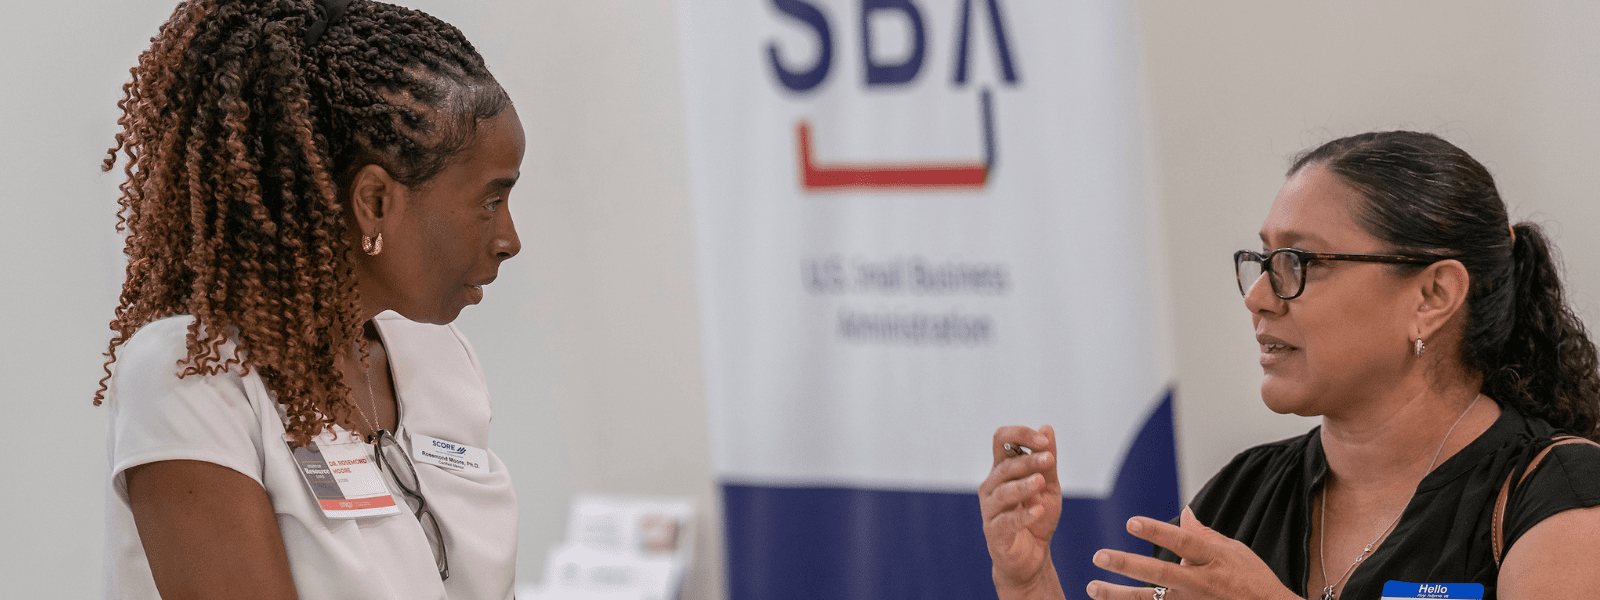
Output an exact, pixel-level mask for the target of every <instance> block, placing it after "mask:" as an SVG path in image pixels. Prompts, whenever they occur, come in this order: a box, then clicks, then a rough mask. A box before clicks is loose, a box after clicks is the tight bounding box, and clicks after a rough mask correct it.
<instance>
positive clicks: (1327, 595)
mask: <svg viewBox="0 0 1600 600" xmlns="http://www.w3.org/2000/svg"><path fill="white" fill-rule="evenodd" d="M1482 398H1483V394H1478V395H1477V396H1475V397H1473V399H1472V402H1471V403H1470V404H1467V409H1466V410H1463V411H1461V416H1459V417H1456V422H1454V423H1451V424H1450V429H1447V430H1445V432H1444V439H1442V440H1439V447H1438V448H1436V449H1434V451H1433V460H1430V461H1428V470H1426V471H1423V472H1422V476H1423V477H1427V476H1428V474H1429V473H1432V472H1433V467H1434V465H1437V464H1439V453H1441V452H1444V444H1445V442H1448V441H1450V434H1452V433H1455V431H1456V426H1457V425H1460V424H1461V420H1462V419H1465V418H1467V413H1469V412H1472V407H1474V406H1477V404H1478V400H1480V399H1482ZM1413 493H1414V492H1413ZM1406 504H1411V500H1410V499H1409V498H1407V499H1406ZM1405 514H1406V509H1405V507H1403V506H1402V507H1400V514H1397V515H1395V516H1394V520H1393V521H1389V526H1388V527H1384V528H1383V531H1380V532H1378V537H1376V538H1373V539H1372V543H1369V544H1367V546H1366V547H1365V548H1362V549H1361V554H1359V555H1357V556H1356V560H1355V562H1352V563H1350V566H1349V567H1347V568H1346V569H1345V570H1344V574H1343V575H1340V576H1339V580H1338V581H1334V582H1332V583H1329V584H1328V586H1327V587H1325V588H1322V600H1334V599H1335V598H1337V597H1338V595H1337V594H1335V593H1334V592H1333V590H1334V588H1337V587H1339V585H1340V584H1342V583H1344V580H1345V578H1347V577H1349V576H1350V573H1351V572H1353V571H1355V570H1356V565H1359V564H1361V561H1363V560H1366V559H1367V555H1368V554H1372V548H1373V547H1374V546H1377V545H1378V542H1380V541H1382V540H1383V537H1384V536H1386V535H1389V532H1390V531H1391V530H1393V529H1394V526H1395V525H1396V524H1399V523H1400V517H1401V516H1403V515H1405ZM1321 521H1322V524H1321V525H1318V526H1317V527H1318V533H1317V568H1318V569H1320V570H1321V571H1322V581H1324V582H1327V581H1328V565H1327V562H1328V560H1327V555H1326V554H1324V553H1323V547H1324V544H1323V541H1324V540H1327V539H1328V490H1327V489H1323V491H1322V518H1321Z"/></svg>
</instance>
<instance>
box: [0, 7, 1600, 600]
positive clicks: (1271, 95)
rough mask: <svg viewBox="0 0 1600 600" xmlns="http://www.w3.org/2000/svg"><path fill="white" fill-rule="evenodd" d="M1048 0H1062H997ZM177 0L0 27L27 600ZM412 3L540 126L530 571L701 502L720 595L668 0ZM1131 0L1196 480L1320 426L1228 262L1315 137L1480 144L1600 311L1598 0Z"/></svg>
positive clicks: (517, 377)
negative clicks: (645, 500) (579, 526)
mask: <svg viewBox="0 0 1600 600" xmlns="http://www.w3.org/2000/svg"><path fill="white" fill-rule="evenodd" d="M1053 1H1066V0H1011V2H1012V3H1013V4H1018V5H1025V4H1027V3H1030V2H1053ZM924 3H925V4H929V5H933V4H938V3H939V2H937V1H936V0H926V2H924ZM173 4H174V3H173V2H172V0H89V1H85V2H73V3H53V2H30V3H23V2H8V3H7V6H6V10H5V13H4V14H5V18H4V19H3V20H0V48H3V50H4V52H3V54H0V69H3V70H0V82H3V84H0V109H3V113H0V139H4V140H5V143H4V144H3V145H0V182H3V185H4V188H3V192H0V282H3V283H0V324H3V327H0V332H3V333H0V335H3V340H4V343H3V344H0V392H3V396H4V400H3V402H4V406H5V407H6V408H7V411H6V418H5V419H4V420H3V422H0V432H3V435H4V438H3V439H4V444H3V447H4V448H5V456H4V459H3V460H0V477H3V480H4V481H5V482H6V483H5V485H4V488H3V492H0V497H3V500H0V515H3V516H0V519H3V531H5V535H4V537H5V539H6V543H5V544H4V546H3V548H0V581H5V582H6V585H7V588H8V589H9V590H11V591H10V592H8V595H10V596H12V597H18V598H32V597H51V598H80V597H94V596H96V595H98V594H99V588H100V585H101V584H100V575H99V573H100V561H101V554H100V553H101V537H102V518H103V516H102V515H103V511H104V486H105V468H106V457H105V435H104V433H105V426H106V411H104V410H102V409H97V408H95V407H93V406H91V404H90V398H91V395H92V393H93V392H94V389H95V382H96V381H97V380H98V378H99V377H100V375H101V363H102V362H103V358H102V357H101V352H102V351H103V350H104V347H105V343H106V341H107V339H108V335H109V334H108V330H107V328H106V323H107V322H108V321H109V320H110V318H111V311H112V309H113V307H114V306H115V305H116V299H117V294H118V291H119V289H120V284H121V279H122V269H123V261H122V258H121V247H122V244H121V240H120V238H119V237H118V236H117V235H116V234H115V233H114V232H113V226H114V224H115V211H116V198H117V190H116V186H117V184H118V183H119V182H120V179H121V178H120V172H113V173H109V174H102V173H100V172H99V164H100V161H101V159H102V158H103V156H104V150H105V148H106V147H108V146H109V145H110V144H111V142H112V137H113V135H114V134H115V133H116V132H117V131H118V128H117V126H116V119H117V116H118V111H117V109H116V106H115V104H116V101H117V100H118V99H119V98H120V97H121V95H120V91H119V89H120V86H121V84H122V83H123V82H124V81H126V79H127V70H128V68H129V67H130V66H132V65H133V63H134V61H135V59H136V57H137V56H138V53H139V52H140V51H141V50H143V49H144V48H145V47H146V46H147V45H148V40H149V38H150V36H151V35H153V34H154V33H155V31H156V28H157V27H158V26H159V25H160V23H162V22H163V21H164V20H165V19H166V17H167V16H168V14H169V13H170V11H171V9H172V6H173ZM406 4H408V5H410V6H414V7H417V8H421V9H423V10H426V11H428V12H430V13H433V14H435V15H437V16H439V17H441V18H443V19H444V20H446V21H449V22H451V23H453V24H455V25H457V26H458V27H459V28H461V29H462V30H463V31H464V32H466V34H467V35H468V37H469V38H470V39H472V40H473V41H474V43H475V44H476V45H477V46H478V48H479V50H480V51H481V52H482V53H483V54H484V55H485V57H486V58H487V59H488V61H489V63H490V66H491V68H493V69H494V71H495V73H496V74H497V76H498V77H499V78H500V79H501V81H502V83H503V84H504V85H505V87H506V88H507V90H508V92H509V93H510V95H511V97H512V98H513V99H514V100H515V102H516V103H517V106H518V110H519V113H520V114H521V117H522V120H523V123H524V125H525V126H526V129H527V133H528V152H527V156H526V159H525V161H524V164H523V178H522V183H521V184H520V185H519V186H518V188H517V191H516V194H515V195H514V200H513V202H512V203H511V206H512V210H513V211H514V214H515V216H516V219H517V222H518V225H519V231H520V233H521V235H522V240H523V252H522V255H521V256H520V257H518V259H517V260H514V261H511V262H508V263H507V264H506V265H505V266H504V268H503V269H502V271H501V276H500V278H499V280H498V281H497V282H496V283H495V284H494V285H493V286H491V287H490V288H489V289H488V298H487V300H486V301H485V302H484V303H483V305H481V306H479V307H476V308H474V309H470V310H468V311H466V312H464V313H463V316H462V317H461V319H460V320H459V321H458V325H459V326H460V328H461V329H462V330H463V331H464V332H465V333H466V334H467V335H468V336H469V337H470V338H471V339H472V340H473V343H474V345H475V346H476V348H477V351H478V355H479V356H480V357H481V358H482V360H483V366H484V369H485V370H486V372H487V375H488V379H489V385H490V389H491V390H492V393H493V395H494V398H495V402H496V404H495V421H494V429H493V436H494V439H495V446H494V449H495V451H496V452H497V453H498V454H499V455H500V456H501V457H502V459H503V460H504V461H505V462H506V464H507V465H508V466H509V467H510V468H511V469H512V471H513V474H514V476H515V480H516V484H517V491H518V497H519V500H520V503H521V513H522V514H521V516H522V519H521V525H520V527H521V532H520V535H521V548H520V554H519V558H518V565H519V579H522V580H526V582H529V583H531V582H535V581H537V580H538V579H539V578H540V577H541V570H542V568H543V565H544V561H545V555H546V552H547V550H548V549H549V548H550V547H551V546H552V545H553V544H556V543H558V542H559V541H560V540H561V539H562V538H563V536H564V534H565V529H564V528H565V525H566V521H567V516H568V512H567V511H568V504H569V502H570V501H571V499H572V498H573V495H574V494H577V493H610V494H633V495H647V496H670V497H688V498H691V499H693V501H694V504H695V507H696V510H697V511H698V523H699V525H700V526H699V527H698V528H697V529H696V535H697V537H698V539H697V540H696V548H697V552H698V553H699V555H700V557H701V560H700V561H699V562H698V563H697V564H696V565H695V567H694V569H693V570H692V571H691V572H690V573H689V575H688V577H687V580H686V588H685V595H684V597H685V598H695V599H699V598H707V599H715V598H722V597H724V596H725V594H726V592H725V585H724V584H723V581H724V573H723V572H722V563H721V561H720V560H718V558H719V557H720V556H721V553H722V546H721V537H720V529H719V526H718V523H719V517H720V515H719V514H718V496H717V493H716V486H715V484H714V480H713V471H712V466H711V459H710V450H709V445H708V442H707V418H706V402H705V395H706V394H705V373H704V365H703V362H702V358H701V357H702V340H701V339H700V336H701V328H700V318H701V317H700V312H699V299H698V298H697V296H696V294H697V284H696V262H695V256H696V254H695V252H696V249H695V231H694V229H693V227H694V215H693V212H692V211H693V206H692V200H691V196H690V183H689V181H690V179H689V165H688V162H687V158H686V143H687V142H686V139H687V133H686V125H685V117H684V115H685V109H686V107H685V106H684V103H685V100H684V98H685V94H684V83H683V78H682V65H681V63H680V57H679V51H680V50H679V49H680V47H681V46H680V39H679V36H680V30H679V28H678V25H677V23H676V19H677V14H678V13H677V11H676V10H675V8H674V6H673V4H672V3H671V2H669V1H668V0H582V1H573V0H566V1H557V0H501V1H493V2H491V1H487V0H483V1H465V0H410V1H409V2H406ZM946 4H952V5H953V3H951V2H946ZM940 10H943V9H940ZM1137 15H1138V18H1137V22H1138V27H1137V29H1138V34H1137V44H1138V46H1137V47H1138V48H1139V50H1140V52H1141V53H1142V61H1143V64H1144V68H1143V69H1142V71H1140V70H1136V71H1134V72H1130V73H1129V74H1128V77H1130V78H1136V79H1137V81H1134V82H1131V83H1132V84H1133V85H1136V86H1142V87H1143V89H1145V90H1147V91H1148V105H1149V114H1148V116H1147V117H1148V119H1149V127H1148V131H1149V132H1150V133H1149V137H1150V139H1149V140H1147V144H1148V146H1149V148H1150V149H1152V150H1153V151H1152V152H1150V153H1149V154H1150V160H1151V161H1152V164H1151V165H1150V171H1151V172H1153V173H1154V174H1155V176H1156V184H1157V193H1158V196H1159V205H1160V207H1161V210H1160V212H1161V220H1162V223H1163V224H1162V233H1163V237H1164V240H1163V244H1164V246H1163V247H1162V248H1161V252H1162V253H1164V254H1163V255H1164V258H1165V262H1166V265H1167V271H1166V273H1165V277H1166V281H1167V285H1166V287H1167V289H1168V291H1169V294H1170V296H1171V309H1170V310H1171V314H1170V322H1171V332H1172V335H1171V340H1172V342H1171V344H1172V347H1171V348H1170V349H1166V350H1164V351H1165V352H1169V353H1170V356H1171V357H1172V364H1173V367H1172V368H1173V372H1174V381H1175V385H1176V390H1177V400H1176V405H1175V406H1176V427H1177V429H1176V434H1177V441H1178V451H1179V452H1178V458H1179V466H1180V471H1179V472H1180V474H1181V484H1182V485H1181V489H1182V493H1183V495H1184V496H1185V497H1187V496H1189V495H1191V494H1193V493H1194V492H1195V491H1196V490H1197V489H1198V488H1199V486H1200V485H1202V484H1203V483H1204V482H1205V480H1206V478H1207V477H1208V476H1209V475H1210V473H1212V472H1214V471H1215V470H1216V469H1217V468H1219V467H1220V466H1221V465H1222V464H1223V463H1224V462H1225V461H1227V460H1228V459H1229V458H1230V457H1231V456H1232V455H1233V454H1234V453H1236V452H1238V451H1240V450H1242V449H1244V448H1246V447H1248V446H1250V445H1254V444H1257V443H1261V442H1266V441H1271V440H1275V439H1279V438H1283V437H1287V436H1291V435H1296V434H1299V433H1302V432H1304V431H1305V430H1306V429H1308V428H1309V427H1311V426H1312V425H1314V422H1313V421H1311V420H1308V419H1302V418H1298V417H1289V416H1280V415H1275V414H1272V413H1271V412H1270V411H1268V410H1266V409H1265V408H1264V407H1262V405H1261V403H1260V399H1259V395H1258V392H1257V386H1258V384H1259V380H1260V379H1259V378H1260V371H1259V368H1258V367H1257V366H1256V355H1257V348H1256V345H1255V343H1254V339H1253V334H1252V332H1251V328H1250V326H1249V319H1248V315H1247V313H1246V312H1245V311H1244V310H1243V308H1242V306H1241V303H1240V300H1239V295H1238V290H1237V288H1236V287H1235V285H1234V282H1233V275H1232V273H1231V272H1230V269H1229V266H1228V258H1229V255H1230V254H1231V253H1232V252H1233V251H1234V250H1237V249H1240V248H1251V247H1255V246H1257V245H1259V242H1258V241H1257V238H1256V231H1257V229H1258V227H1259V225H1260V222H1261V220H1262V218H1263V216H1264V215H1265V213H1266V210H1267V208H1268V206H1269V205H1270V204H1271V201H1272V199H1273V196H1274V194H1275V193H1276V191H1277V189H1278V187H1279V186H1280V185H1281V183H1282V174H1283V171H1284V169H1285V168H1286V167H1287V166H1288V161H1289V158H1290V157H1291V156H1292V155H1293V154H1294V153H1296V152H1298V151H1300V150H1302V149H1305V148H1307V147H1310V146H1314V145H1316V144H1320V143H1321V142H1324V141H1326V140H1329V139H1332V138H1335V137H1339V136H1343V135H1348V134H1353V133H1358V132H1362V131H1368V130H1374V129H1394V128H1407V129H1417V130H1423V131H1430V132H1434V133H1438V134H1440V135H1442V136H1443V137H1445V138H1446V139H1448V140H1450V141H1452V142H1453V143H1455V144H1457V145H1459V146H1461V147H1463V148H1464V149H1466V150H1467V151H1468V152H1470V153H1471V154H1473V155H1474V156H1475V157H1477V158H1478V159H1479V160H1481V161H1482V162H1484V163H1485V164H1486V165H1488V167H1489V168H1490V170H1491V171H1492V172H1493V173H1494V175H1495V176H1496V178H1497V179H1498V182H1499V184H1500V189H1501V192H1502V195H1503V196H1504V198H1505V199H1506V200H1507V202H1508V204H1509V207H1510V209H1511V214H1512V216H1513V218H1514V219H1519V220H1531V221H1534V222H1538V223H1541V224H1544V225H1545V226H1546V227H1547V228H1548V231H1549V232H1550V234H1551V235H1552V237H1553V239H1554V240H1555V242H1556V244H1557V245H1558V246H1559V247H1560V249H1561V251H1562V253H1563V254H1564V256H1565V259H1566V264H1567V266H1568V270H1567V280H1566V281H1567V283H1568V285H1569V288H1568V289H1569V293H1570V301H1571V302H1572V304H1573V306H1574V308H1575V309H1576V310H1577V312H1578V314H1579V315H1580V316H1581V317H1583V318H1584V319H1585V320H1586V321H1587V322H1589V323H1590V324H1591V326H1592V325H1593V324H1594V323H1595V321H1594V319H1595V318H1596V317H1597V315H1600V312H1597V310H1600V306H1597V304H1596V300H1597V298H1600V270H1597V269H1595V268H1594V267H1592V266H1591V265H1592V264H1593V263H1594V262H1595V260H1596V259H1600V236H1595V235H1593V234H1592V232H1594V231H1600V202H1597V201H1596V200H1597V198H1596V197H1595V195H1596V194H1595V190H1596V189H1597V184H1600V181H1597V179H1600V169H1597V168H1595V162H1596V160H1597V159H1600V118H1597V115H1596V110H1597V107H1600V77H1597V72H1600V37H1597V36H1595V35H1594V34H1593V32H1594V31H1595V28H1596V26H1597V25H1600V5H1596V4H1594V3H1586V2H1576V1H1567V2H1561V1H1549V2H1502V1H1488V0H1482V1H1467V2H1464V1H1460V0H1409V1H1406V2H1392V1H1387V0H1348V1H1341V2H1284V1H1281V0H1277V1H1264V0H1263V1H1253V0H1240V1H1233V2H1203V3H1197V2H1186V1H1181V0H1143V1H1142V2H1141V3H1139V4H1138V5H1137ZM1032 60H1033V61H1034V64H1032V65H1030V66H1031V68H1033V69H1046V68H1048V64H1047V62H1048V57H1046V58H1037V57H1035V58H1033V59H1032ZM119 168H120V166H119ZM985 451H986V449H985V448H981V447H979V448H974V449H973V452H976V453H979V454H982V453H984V452H985ZM975 483H976V482H974V484H975Z"/></svg>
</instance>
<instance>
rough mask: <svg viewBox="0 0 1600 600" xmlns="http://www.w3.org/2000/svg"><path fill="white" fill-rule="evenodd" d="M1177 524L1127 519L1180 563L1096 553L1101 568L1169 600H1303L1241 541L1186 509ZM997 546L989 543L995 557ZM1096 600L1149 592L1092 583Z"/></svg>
mask: <svg viewBox="0 0 1600 600" xmlns="http://www.w3.org/2000/svg"><path fill="white" fill-rule="evenodd" d="M1178 523H1179V524H1178V525H1176V526H1175V525H1173V524H1171V523H1165V522H1162V521H1157V520H1155V519H1150V518H1146V517H1134V518H1132V519H1128V533H1131V534H1133V535H1135V536H1137V537H1139V538H1141V539H1144V540H1146V541H1149V542H1151V543H1153V544H1155V545H1157V546H1161V547H1162V548H1166V549H1168V550H1171V551H1173V552H1174V553H1176V554H1177V555H1178V556H1180V557H1182V558H1183V562H1182V563H1181V564H1174V563H1169V562H1167V561H1164V560H1161V559H1158V558H1154V557H1150V556H1140V555H1137V554H1129V553H1127V552H1121V551H1118V550H1101V551H1099V552H1096V553H1095V554H1094V564H1095V566H1097V567H1100V568H1102V569H1105V570H1107V571H1111V572H1113V573H1117V574H1120V575H1126V576H1128V577H1131V578H1133V579H1137V580H1139V581H1148V582H1150V583H1152V584H1155V585H1159V586H1162V587H1165V588H1169V590H1168V592H1167V593H1166V594H1165V597H1166V598H1165V600H1300V597H1299V596H1297V595H1295V593H1294V592H1292V591H1289V588H1286V587H1284V586H1283V583H1282V582H1280V581H1279V580H1278V576H1277V575H1276V574H1274V573H1273V572H1272V569H1271V568H1270V567H1268V566H1267V564H1266V563H1265V562H1262V561H1261V558H1260V557H1258V556H1256V553H1255V552H1253V551H1251V550H1250V548H1249V547H1248V546H1245V545H1244V544H1243V543H1240V542H1239V541H1238V540H1234V539H1232V538H1229V537H1228V536H1225V535H1222V534H1220V533H1217V532H1216V531H1214V530H1212V529H1211V528H1210V527H1206V526H1205V525H1202V524H1200V520H1199V519H1197V518H1195V516H1194V513H1193V512H1190V511H1189V509H1188V508H1187V507H1185V508H1184V509H1183V513H1182V514H1181V515H1179V517H1178ZM993 544H994V542H992V541H991V542H990V552H991V553H992V552H993V551H994V550H993ZM1088 591H1089V596H1090V597H1092V598H1094V599H1095V600H1150V599H1151V598H1152V597H1153V596H1154V592H1153V591H1152V590H1151V589H1150V588H1147V587H1128V586H1124V585H1113V584H1110V583H1106V582H1104V581H1092V582H1089V588H1088Z"/></svg>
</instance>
